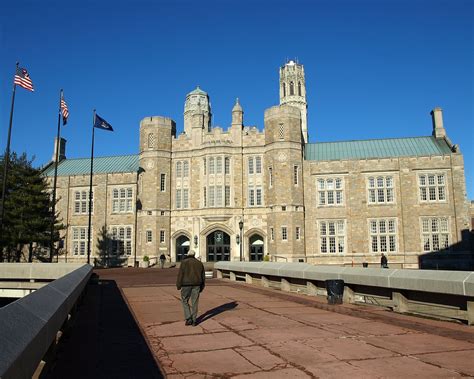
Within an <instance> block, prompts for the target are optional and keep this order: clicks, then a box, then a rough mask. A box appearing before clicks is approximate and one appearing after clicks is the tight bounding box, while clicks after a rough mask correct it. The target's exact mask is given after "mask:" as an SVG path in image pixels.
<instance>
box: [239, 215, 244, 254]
mask: <svg viewBox="0 0 474 379" xmlns="http://www.w3.org/2000/svg"><path fill="white" fill-rule="evenodd" d="M243 228H244V222H243V221H242V220H240V221H239V229H240V242H241V243H240V261H241V262H242V245H243V242H244V240H243V239H242V229H243Z"/></svg>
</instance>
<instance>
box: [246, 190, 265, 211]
mask: <svg viewBox="0 0 474 379" xmlns="http://www.w3.org/2000/svg"><path fill="white" fill-rule="evenodd" d="M248 205H249V206H250V207H253V206H261V205H263V192H262V187H261V186H249V198H248Z"/></svg>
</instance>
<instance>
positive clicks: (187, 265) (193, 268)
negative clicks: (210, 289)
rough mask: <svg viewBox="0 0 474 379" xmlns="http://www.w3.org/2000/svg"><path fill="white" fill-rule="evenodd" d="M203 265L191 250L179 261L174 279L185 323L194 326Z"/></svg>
mask: <svg viewBox="0 0 474 379" xmlns="http://www.w3.org/2000/svg"><path fill="white" fill-rule="evenodd" d="M205 281H206V276H205V272H204V265H203V264H202V263H201V261H199V260H197V259H196V258H195V253H194V251H193V250H190V251H189V252H188V255H187V256H186V257H185V258H184V260H183V261H182V262H181V265H180V267H179V272H178V278H177V280H176V288H177V289H178V290H181V302H182V304H183V310H184V319H185V320H186V322H185V324H186V325H192V326H196V325H197V323H196V318H197V312H198V303H199V294H200V293H201V292H202V290H203V289H204V286H205ZM190 302H191V304H189V303H190Z"/></svg>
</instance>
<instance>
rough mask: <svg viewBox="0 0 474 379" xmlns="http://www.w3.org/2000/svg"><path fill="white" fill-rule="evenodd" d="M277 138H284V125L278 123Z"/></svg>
mask: <svg viewBox="0 0 474 379" xmlns="http://www.w3.org/2000/svg"><path fill="white" fill-rule="evenodd" d="M278 138H280V139H284V138H285V127H284V125H283V124H280V127H279V128H278Z"/></svg>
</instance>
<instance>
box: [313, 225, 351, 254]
mask: <svg viewBox="0 0 474 379" xmlns="http://www.w3.org/2000/svg"><path fill="white" fill-rule="evenodd" d="M345 237H346V222H345V220H327V221H320V222H319V251H320V252H321V253H323V254H326V253H340V254H342V253H345V252H346V251H345V248H346V246H345Z"/></svg>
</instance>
